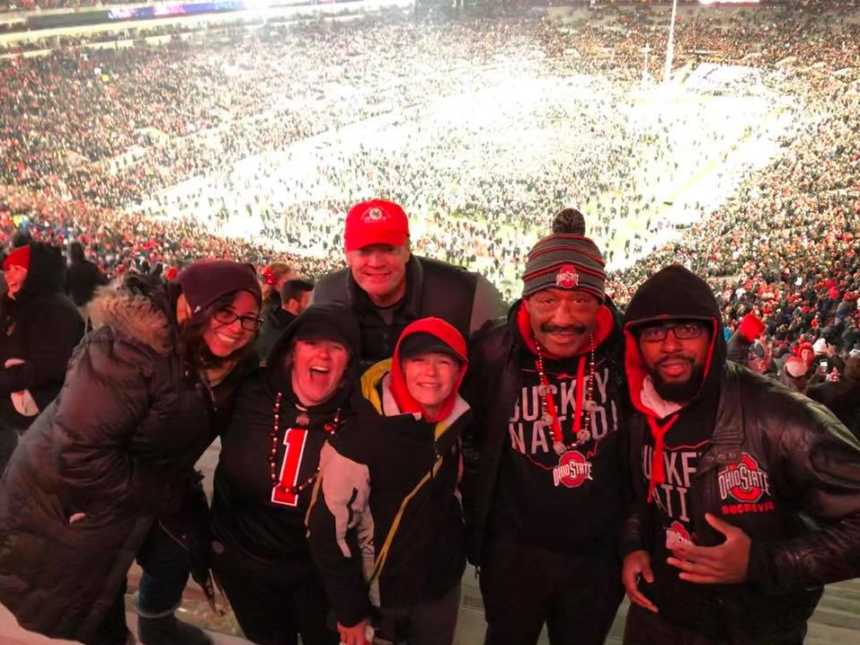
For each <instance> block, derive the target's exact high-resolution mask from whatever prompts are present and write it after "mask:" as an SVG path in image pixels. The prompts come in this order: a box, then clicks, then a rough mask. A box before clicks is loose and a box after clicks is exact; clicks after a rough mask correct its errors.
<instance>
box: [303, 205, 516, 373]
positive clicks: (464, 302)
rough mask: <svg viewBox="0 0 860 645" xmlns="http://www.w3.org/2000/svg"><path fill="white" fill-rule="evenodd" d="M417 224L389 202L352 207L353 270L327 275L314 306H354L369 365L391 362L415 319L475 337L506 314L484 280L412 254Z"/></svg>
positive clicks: (349, 255) (347, 237) (349, 260)
mask: <svg viewBox="0 0 860 645" xmlns="http://www.w3.org/2000/svg"><path fill="white" fill-rule="evenodd" d="M409 243H410V236H409V219H408V217H407V216H406V213H405V212H404V210H403V208H401V207H400V206H399V205H398V204H395V203H394V202H391V201H387V200H384V199H371V200H368V201H364V202H360V203H358V204H356V205H355V206H353V207H352V208H350V209H349V212H348V213H347V216H346V228H345V231H344V248H345V252H346V264H347V268H345V269H342V270H340V271H337V272H335V273H331V274H329V275H327V276H325V277H324V278H323V279H322V280H320V282H319V283H317V286H316V288H315V289H314V295H313V301H314V303H317V304H321V303H339V304H343V305H346V306H348V307H350V308H352V309H353V310H354V311H355V312H356V315H357V316H358V318H359V322H360V325H361V332H362V347H361V353H362V355H361V358H362V363H363V364H364V365H365V366H367V365H370V364H372V363H375V362H376V361H379V360H382V359H384V358H388V357H390V356H391V354H392V352H393V351H394V343H395V342H396V340H397V338H398V337H399V336H400V333H401V332H402V331H403V329H404V328H405V327H406V326H407V325H408V324H409V323H410V322H412V321H413V320H417V319H418V318H424V317H427V316H436V317H439V318H442V319H444V320H446V321H447V322H449V323H451V324H452V325H453V326H454V327H456V328H457V330H458V331H459V332H460V333H461V334H463V335H464V336H466V337H468V335H469V334H470V333H471V332H472V331H474V330H476V329H478V328H480V327H481V326H482V325H483V324H484V323H485V322H487V321H488V320H492V319H494V318H496V317H498V316H501V315H502V314H503V313H504V309H503V307H502V303H501V297H500V296H499V294H498V292H497V291H496V289H495V288H494V287H493V286H492V285H491V284H490V283H489V282H488V281H487V280H486V278H484V277H483V276H481V275H479V274H477V273H472V272H469V271H466V270H464V269H462V268H459V267H455V266H452V265H450V264H447V263H445V262H440V261H438V260H431V259H429V258H424V257H418V256H415V255H413V254H412V252H411V250H410V245H409Z"/></svg>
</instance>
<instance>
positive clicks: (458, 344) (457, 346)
mask: <svg viewBox="0 0 860 645" xmlns="http://www.w3.org/2000/svg"><path fill="white" fill-rule="evenodd" d="M413 334H430V335H431V336H434V337H436V338H438V339H439V340H440V341H442V342H443V343H445V345H447V346H448V347H450V348H451V349H452V350H453V352H454V354H456V355H457V357H458V358H459V359H460V373H459V375H458V376H457V383H456V385H455V386H454V388H453V389H452V390H451V393H450V394H449V395H448V398H447V399H445V402H444V403H443V404H442V407H441V409H440V410H439V414H437V415H435V416H433V417H431V416H429V415H427V414H426V413H425V411H424V409H423V408H422V407H421V404H420V403H418V401H416V400H415V398H414V397H413V396H412V395H411V394H410V393H409V389H408V388H407V387H406V378H405V377H404V375H403V369H402V368H401V366H400V348H401V346H402V345H403V341H404V340H405V339H406V338H408V337H409V336H412V335H413ZM468 365H469V360H468V355H467V352H466V341H465V339H464V338H463V335H462V334H461V333H460V332H459V331H457V329H456V328H455V327H454V326H453V325H451V324H450V323H448V322H446V321H445V320H442V319H441V318H434V317H428V318H421V319H419V320H416V321H414V322H412V323H410V324H409V325H408V326H407V327H406V329H404V330H403V333H401V334H400V338H399V339H398V340H397V346H396V347H395V348H394V355H393V356H392V360H391V394H392V395H393V396H394V400H395V401H396V402H397V407H398V408H400V411H401V412H404V413H412V414H414V413H421V414H422V415H423V418H424V420H425V421H429V422H431V423H436V422H438V421H442V420H444V419H446V418H447V417H448V415H450V414H451V411H452V410H453V409H454V404H455V403H456V402H457V394H458V392H459V390H460V385H461V384H462V383H463V377H464V376H465V375H466V368H467V367H468Z"/></svg>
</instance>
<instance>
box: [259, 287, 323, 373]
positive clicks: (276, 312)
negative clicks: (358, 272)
mask: <svg viewBox="0 0 860 645" xmlns="http://www.w3.org/2000/svg"><path fill="white" fill-rule="evenodd" d="M313 289H314V284H313V282H308V281H307V280H301V279H298V278H296V279H294V280H287V281H286V282H285V283H284V286H283V287H282V288H281V299H280V303H279V304H278V306H274V307H271V308H270V309H269V310H268V312H266V313H265V314H264V315H263V327H262V328H261V329H260V334H259V336H257V341H256V342H255V343H254V349H255V350H256V351H257V355H258V356H259V357H260V364H261V365H263V366H264V367H265V365H266V362H267V360H268V358H269V355H270V354H271V353H272V348H273V347H274V346H275V345H276V344H277V343H278V341H279V340H280V338H281V336H283V335H284V332H285V331H286V329H287V327H289V326H290V323H292V322H293V321H294V320H295V319H296V317H297V316H298V315H299V314H300V313H302V312H303V311H304V310H305V309H307V307H308V303H309V301H310V299H311V291H313Z"/></svg>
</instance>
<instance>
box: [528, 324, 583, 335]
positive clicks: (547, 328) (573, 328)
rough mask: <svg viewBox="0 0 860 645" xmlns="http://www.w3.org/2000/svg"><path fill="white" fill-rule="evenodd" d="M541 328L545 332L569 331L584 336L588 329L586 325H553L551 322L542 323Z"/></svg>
mask: <svg viewBox="0 0 860 645" xmlns="http://www.w3.org/2000/svg"><path fill="white" fill-rule="evenodd" d="M540 330H541V331H542V332H544V333H545V334H554V333H559V332H561V333H564V332H569V333H572V334H578V335H580V336H582V335H584V334H585V333H586V332H587V331H588V327H586V326H585V325H553V324H551V323H542V324H541V326H540Z"/></svg>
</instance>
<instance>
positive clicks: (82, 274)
mask: <svg viewBox="0 0 860 645" xmlns="http://www.w3.org/2000/svg"><path fill="white" fill-rule="evenodd" d="M107 283H108V279H107V276H105V274H104V273H102V272H101V270H100V269H99V268H98V267H97V266H96V265H95V264H93V263H92V262H90V261H89V260H83V261H81V262H73V263H72V264H70V265H69V268H68V270H67V271H66V293H68V294H69V297H70V298H71V299H72V301H73V302H74V303H75V304H76V305H77V306H78V307H83V306H84V305H85V304H87V303H88V302H89V301H90V300H92V299H93V295H94V294H95V291H96V288H97V287H102V286H105V285H106V284H107Z"/></svg>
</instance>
